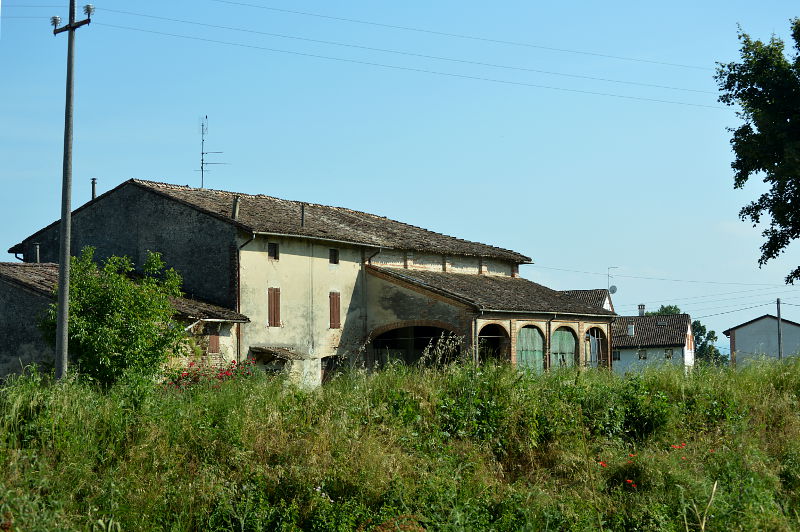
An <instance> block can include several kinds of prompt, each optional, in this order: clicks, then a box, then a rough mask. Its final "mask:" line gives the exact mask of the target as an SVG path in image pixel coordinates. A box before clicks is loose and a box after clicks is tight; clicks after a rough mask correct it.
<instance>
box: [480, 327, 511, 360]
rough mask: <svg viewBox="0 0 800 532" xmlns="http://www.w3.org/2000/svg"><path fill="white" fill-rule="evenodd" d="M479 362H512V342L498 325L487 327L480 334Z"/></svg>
mask: <svg viewBox="0 0 800 532" xmlns="http://www.w3.org/2000/svg"><path fill="white" fill-rule="evenodd" d="M478 360H479V361H480V362H488V361H494V362H510V361H511V341H510V339H509V337H508V333H507V332H506V330H505V329H504V328H503V327H502V326H501V325H497V324H496V323H491V324H489V325H485V326H484V327H483V328H482V329H481V330H480V332H479V333H478Z"/></svg>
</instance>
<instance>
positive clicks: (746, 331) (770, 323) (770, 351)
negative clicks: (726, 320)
mask: <svg viewBox="0 0 800 532" xmlns="http://www.w3.org/2000/svg"><path fill="white" fill-rule="evenodd" d="M781 333H782V336H783V356H785V357H788V356H797V355H798V354H800V323H795V322H793V321H789V320H784V319H782V320H781ZM722 334H724V335H725V336H727V337H728V338H730V341H731V364H732V365H736V364H747V363H749V362H751V361H752V360H754V359H757V358H771V359H775V360H777V359H778V318H777V317H776V316H773V315H772V314H764V315H763V316H759V317H758V318H754V319H752V320H750V321H746V322H744V323H740V324H739V325H735V326H733V327H731V328H730V329H728V330H727V331H723V332H722Z"/></svg>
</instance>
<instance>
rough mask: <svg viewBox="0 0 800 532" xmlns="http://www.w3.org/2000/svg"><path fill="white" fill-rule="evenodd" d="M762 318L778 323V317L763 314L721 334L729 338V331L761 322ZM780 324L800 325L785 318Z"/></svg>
mask: <svg viewBox="0 0 800 532" xmlns="http://www.w3.org/2000/svg"><path fill="white" fill-rule="evenodd" d="M764 318H769V319H773V320H775V321H776V322H777V321H778V317H777V316H774V315H772V314H764V315H763V316H759V317H757V318H753V319H752V320H749V321H746V322H744V323H740V324H739V325H734V326H733V327H731V328H730V329H727V330H725V331H722V334H724V335H725V336H730V335H731V331H734V330H736V329H738V328H740V327H744V326H745V325H750V324H751V323H753V322H756V321H758V320H763V319H764ZM781 322H783V323H788V324H790V325H796V326H798V327H800V323H797V322H794V321H792V320H787V319H786V318H783V317H781Z"/></svg>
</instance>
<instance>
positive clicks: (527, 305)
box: [368, 266, 614, 316]
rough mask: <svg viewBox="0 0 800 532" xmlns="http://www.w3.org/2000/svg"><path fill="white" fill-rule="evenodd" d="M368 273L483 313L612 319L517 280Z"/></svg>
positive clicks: (406, 271)
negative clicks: (520, 313)
mask: <svg viewBox="0 0 800 532" xmlns="http://www.w3.org/2000/svg"><path fill="white" fill-rule="evenodd" d="M368 268H369V271H371V272H377V273H378V274H385V275H387V276H389V277H392V278H395V279H399V280H401V281H406V282H408V283H412V284H415V285H417V286H420V287H423V288H426V289H429V290H431V291H433V292H437V293H440V294H443V295H446V296H449V297H452V298H454V299H457V300H460V301H463V302H465V303H468V304H470V305H472V306H475V307H477V308H479V309H483V310H500V311H508V312H543V313H548V314H550V313H567V314H581V315H595V316H596V315H602V316H613V315H614V313H613V312H610V311H608V310H605V309H602V308H597V307H594V306H591V305H588V304H586V303H583V302H581V301H578V300H576V299H573V298H570V297H567V296H565V295H564V294H562V293H561V292H558V291H556V290H551V289H550V288H547V287H546V286H542V285H540V284H536V283H534V282H532V281H529V280H527V279H522V278H520V277H508V276H504V275H477V274H466V273H451V272H437V271H429V270H412V269H399V268H378V267H375V266H369V267H368Z"/></svg>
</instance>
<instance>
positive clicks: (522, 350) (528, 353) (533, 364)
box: [517, 325, 544, 373]
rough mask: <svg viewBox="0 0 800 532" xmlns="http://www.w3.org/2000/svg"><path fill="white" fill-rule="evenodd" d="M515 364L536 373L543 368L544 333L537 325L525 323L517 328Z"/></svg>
mask: <svg viewBox="0 0 800 532" xmlns="http://www.w3.org/2000/svg"><path fill="white" fill-rule="evenodd" d="M517 366H518V367H519V368H521V369H526V370H529V371H535V372H536V373H541V372H542V371H543V370H544V335H543V334H542V331H540V330H539V329H538V328H537V327H533V326H532V325H526V326H525V327H523V328H522V329H520V330H519V334H518V335H517Z"/></svg>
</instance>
